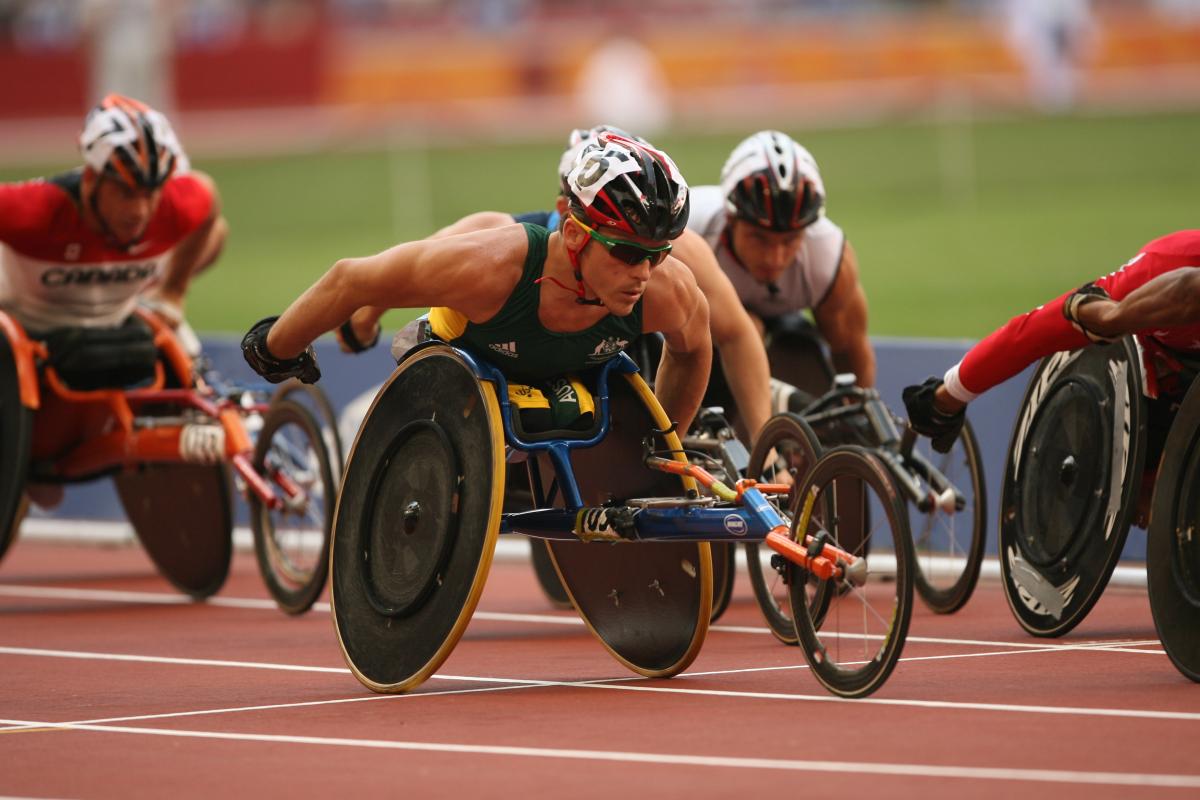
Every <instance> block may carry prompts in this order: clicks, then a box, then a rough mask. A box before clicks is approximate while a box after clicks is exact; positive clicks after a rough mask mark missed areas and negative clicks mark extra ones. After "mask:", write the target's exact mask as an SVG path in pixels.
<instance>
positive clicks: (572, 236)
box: [561, 215, 588, 251]
mask: <svg viewBox="0 0 1200 800" xmlns="http://www.w3.org/2000/svg"><path fill="white" fill-rule="evenodd" d="M561 230H562V237H563V244H565V245H566V246H567V249H568V250H576V251H577V250H579V249H580V248H581V247H583V245H584V244H585V243H586V242H587V238H588V235H587V231H585V230H584V229H583V228H581V227H579V226H578V225H577V224H576V223H575V220H573V219H572V218H571V217H570V216H569V215H564V216H563V219H562V227H561Z"/></svg>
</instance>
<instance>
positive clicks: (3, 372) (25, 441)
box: [0, 334, 33, 559]
mask: <svg viewBox="0 0 1200 800" xmlns="http://www.w3.org/2000/svg"><path fill="white" fill-rule="evenodd" d="M32 438H33V412H32V411H30V410H29V409H28V408H26V407H25V406H23V405H21V391H20V384H19V383H18V380H17V364H16V360H15V359H14V357H13V351H12V347H11V346H10V345H9V343H8V338H7V337H6V336H4V335H3V334H0V559H2V558H4V555H5V553H7V552H8V548H9V546H10V545H11V544H12V543H13V540H14V539H16V538H17V529H18V528H19V527H20V521H21V518H22V515H23V509H24V507H25V506H24V504H25V503H26V502H27V501H26V500H25V499H24V496H25V477H26V473H27V472H28V470H29V447H30V442H31V441H32Z"/></svg>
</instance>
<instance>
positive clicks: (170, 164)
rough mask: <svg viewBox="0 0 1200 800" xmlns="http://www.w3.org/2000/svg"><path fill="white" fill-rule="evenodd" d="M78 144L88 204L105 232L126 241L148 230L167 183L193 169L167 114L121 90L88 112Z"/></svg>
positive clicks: (117, 239) (123, 243)
mask: <svg viewBox="0 0 1200 800" xmlns="http://www.w3.org/2000/svg"><path fill="white" fill-rule="evenodd" d="M79 150H80V152H81V153H82V155H83V162H84V168H85V169H84V193H85V197H86V200H87V202H88V206H89V209H90V210H91V212H92V213H93V214H94V215H95V217H96V219H97V222H98V223H99V225H100V227H101V228H102V229H103V230H104V232H105V233H107V234H108V235H109V236H110V237H111V238H112V239H114V240H115V241H116V242H117V243H118V244H121V245H126V246H128V245H130V244H132V243H134V242H135V241H137V239H138V238H140V237H141V235H142V234H143V233H144V232H145V229H146V226H147V225H148V224H149V222H150V219H151V217H153V215H154V212H155V210H157V208H158V200H159V191H160V190H161V189H162V186H163V184H164V183H166V182H167V180H168V179H170V177H171V176H172V175H175V174H179V173H183V172H186V171H187V169H188V160H187V156H186V155H185V154H184V152H183V148H182V147H180V145H179V140H178V139H177V138H176V136H175V132H174V131H173V130H172V129H171V124H170V123H169V122H168V121H167V118H166V117H164V116H163V115H162V114H161V113H159V112H157V111H155V110H154V109H152V108H150V107H148V106H146V105H144V104H142V103H139V102H138V101H137V100H132V99H130V98H128V97H122V96H121V95H116V94H110V95H108V96H107V97H105V98H104V99H103V100H101V101H100V104H99V105H97V106H96V107H95V108H93V109H92V110H91V111H90V112H89V113H88V115H87V119H86V120H84V124H83V132H82V133H81V134H80V135H79Z"/></svg>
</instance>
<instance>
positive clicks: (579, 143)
mask: <svg viewBox="0 0 1200 800" xmlns="http://www.w3.org/2000/svg"><path fill="white" fill-rule="evenodd" d="M602 133H615V134H616V135H617V136H624V137H625V138H626V139H632V140H633V141H635V142H637V143H638V144H644V145H648V146H653V145H650V143H649V142H647V141H646V140H645V139H643V138H642V137H640V136H635V135H634V134H632V133H630V132H628V131H626V130H622V129H621V128H618V127H617V126H616V125H603V124H602V125H596V126H595V127H592V128H576V129H575V130H573V131H571V135H570V136H568V137H567V149H566V150H564V151H563V154H562V157H561V158H560V159H559V160H558V183H559V186H560V187H561V188H562V192H563V194H566V193H567V175H568V174H569V173H570V172H571V167H573V166H575V162H576V160H578V158H579V153H580V151H582V150H583V148H585V147H587V146H588V145H589V144H595V143H596V137H597V136H599V135H600V134H602Z"/></svg>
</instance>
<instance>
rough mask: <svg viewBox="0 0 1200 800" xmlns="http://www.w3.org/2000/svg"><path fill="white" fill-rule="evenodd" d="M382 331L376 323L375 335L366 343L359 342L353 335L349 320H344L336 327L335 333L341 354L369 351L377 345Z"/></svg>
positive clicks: (381, 327) (352, 327)
mask: <svg viewBox="0 0 1200 800" xmlns="http://www.w3.org/2000/svg"><path fill="white" fill-rule="evenodd" d="M382 330H383V326H382V325H379V324H378V323H377V324H376V325H375V335H374V336H372V337H371V340H370V341H368V342H362V341H359V339H358V337H357V336H355V335H354V326H353V325H352V324H351V323H350V320H346V321H345V322H343V323H342V324H341V325H339V326H338V329H337V331H336V334H335V335H336V336H337V341H338V346H339V347H341V348H342V352H343V353H364V352H366V351H367V350H370V349H371V348H372V347H374V346H375V345H376V344H378V343H379V333H380V331H382Z"/></svg>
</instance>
